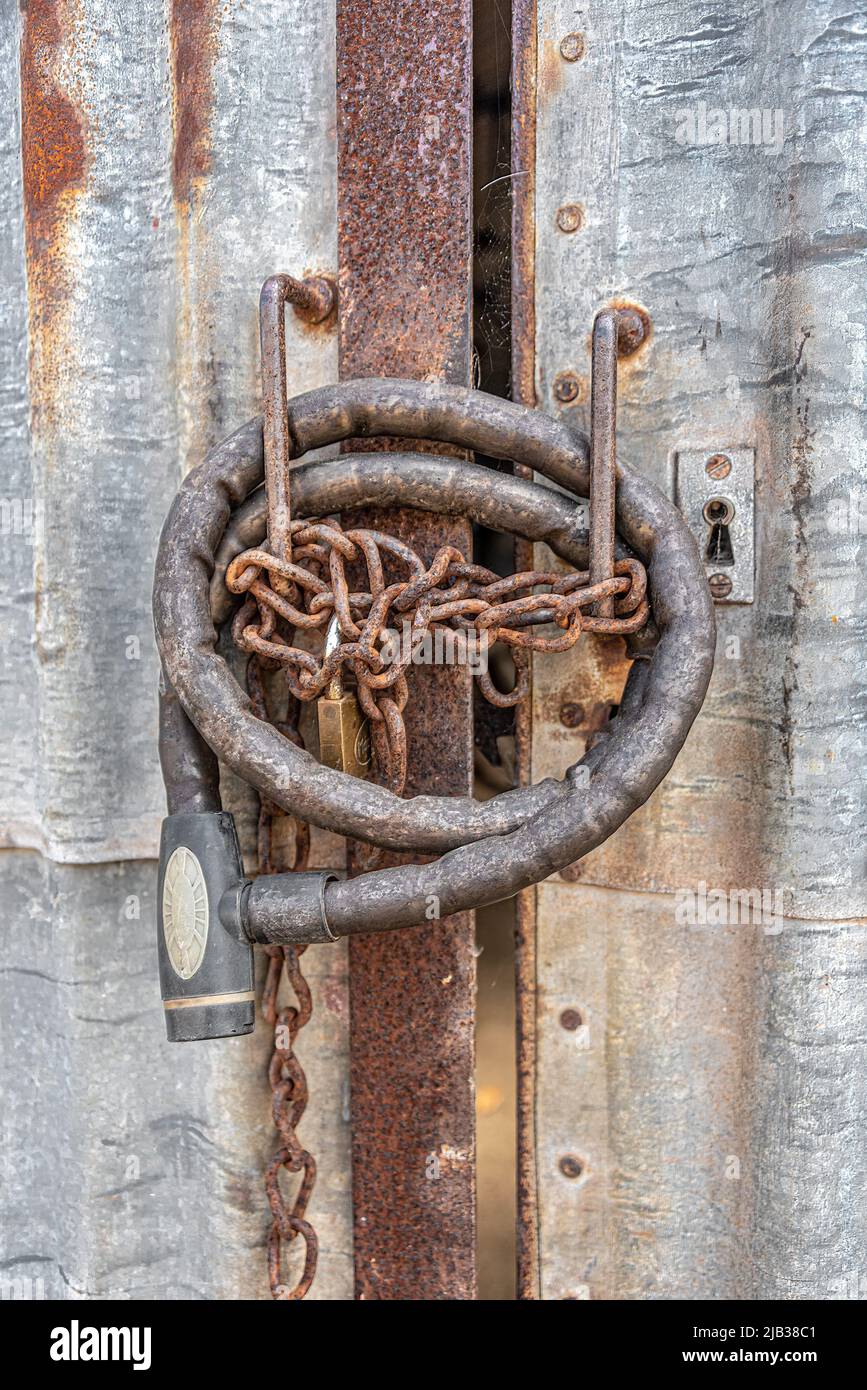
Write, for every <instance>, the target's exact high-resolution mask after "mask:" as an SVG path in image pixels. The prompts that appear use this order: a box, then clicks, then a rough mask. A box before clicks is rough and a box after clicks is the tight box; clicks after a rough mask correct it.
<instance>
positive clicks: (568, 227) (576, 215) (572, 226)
mask: <svg viewBox="0 0 867 1390" xmlns="http://www.w3.org/2000/svg"><path fill="white" fill-rule="evenodd" d="M583 225H584V209H583V208H582V206H581V204H580V203H564V204H563V206H562V207H561V208H558V209H557V226H558V227H559V228H560V231H561V232H577V231H580V229H581V228H582V227H583Z"/></svg>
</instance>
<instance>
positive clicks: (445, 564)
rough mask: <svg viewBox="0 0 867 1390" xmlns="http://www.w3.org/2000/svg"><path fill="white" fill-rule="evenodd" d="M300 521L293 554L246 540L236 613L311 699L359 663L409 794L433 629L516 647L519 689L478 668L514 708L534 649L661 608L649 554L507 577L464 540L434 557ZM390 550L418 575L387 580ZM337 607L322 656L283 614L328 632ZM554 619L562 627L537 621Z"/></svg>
mask: <svg viewBox="0 0 867 1390" xmlns="http://www.w3.org/2000/svg"><path fill="white" fill-rule="evenodd" d="M290 531H291V536H292V556H293V559H292V560H291V561H286V560H282V559H280V558H278V557H277V556H275V555H272V554H271V552H270V550H269V549H267V548H266V547H264V546H260V547H257V548H254V549H251V550H245V551H244V552H243V553H242V554H240V555H238V556H236V558H235V559H234V560H233V561H232V563H231V564H230V565H229V568H228V570H227V572H226V584H227V586H228V588H229V589H230V591H231V592H232V593H234V594H239V595H243V596H244V602H243V603H242V604H241V606H240V607H239V609H238V611H237V613H236V614H235V618H234V622H233V627H232V632H233V636H234V639H235V641H236V643H237V644H238V645H239V646H240V647H241V648H242V649H243V650H245V651H247V652H250V653H254V654H256V655H258V656H259V657H260V658H262V659H264V660H267V661H268V662H269V663H276V664H277V665H278V666H281V667H283V669H284V670H285V672H286V679H287V682H288V685H289V689H290V691H291V693H292V695H293V696H294V697H295V698H296V699H297V700H300V701H308V700H315V699H317V698H318V696H320V695H321V694H322V692H323V691H324V690H325V689H326V687H327V686H328V685H329V684H330V683H331V681H333V680H334V678H335V676H337V675H342V673H343V668H344V667H348V668H349V669H350V670H351V671H352V672H353V674H354V676H355V681H356V687H357V693H358V700H359V703H360V705H361V707H362V709H363V710H364V712H365V714H366V715H367V716H368V718H369V720H370V729H371V740H372V744H373V751H374V757H375V760H376V768H377V774H378V777H379V780H380V781H381V782H382V783H383V784H384V785H385V786H388V787H389V788H390V789H391V790H392V791H394V792H396V793H397V794H398V795H400V793H401V792H402V791H403V787H404V783H405V780H406V733H405V729H404V722H403V713H402V712H403V709H404V707H405V705H406V702H407V698H408V689H407V682H406V671H407V668H408V667H409V665H410V664H411V662H412V661H413V660H414V658H415V654H416V652H417V651H418V649H419V646H420V644H423V643H424V641H425V640H426V639H427V638H428V637H430V636H431V635H432V634H433V633H434V632H436V631H437V630H441V631H444V630H448V629H450V630H451V635H452V639H454V636H455V634H456V633H457V634H462V635H463V637H464V640H467V639H472V640H473V641H475V642H478V643H479V644H480V645H483V646H484V648H485V649H487V647H488V646H489V645H490V644H492V643H493V642H497V641H499V642H503V643H505V644H507V645H508V646H509V647H510V648H511V650H512V656H513V660H514V665H515V672H516V681H515V686H514V689H513V690H511V691H508V692H503V691H500V690H498V689H497V687H496V686H495V685H494V683H493V681H492V680H491V677H490V675H489V674H488V672H487V670H483V671H481V672H480V673H479V674H478V675H477V676H476V681H477V683H478V686H479V689H480V690H481V693H482V695H483V696H484V697H485V699H486V700H488V701H489V702H490V703H491V704H494V705H497V706H499V707H500V708H509V707H510V706H512V705H516V704H518V702H519V701H520V700H522V699H523V698H524V697H525V695H526V694H527V690H528V686H529V672H528V660H527V655H526V654H527V651H528V650H532V651H538V652H562V651H566V650H568V648H570V647H572V646H574V644H575V643H576V642H577V641H578V639H579V637H580V636H581V633H582V632H600V633H605V634H609V635H616V634H626V633H631V632H637V631H638V629H639V628H641V627H643V626H644V624H645V623H646V621H647V618H648V615H649V611H650V610H649V605H648V602H647V597H646V592H647V576H646V573H645V570H644V566H643V565H642V564H641V563H640V562H639V561H638V560H620V561H618V562H617V563H616V564H615V565H614V573H613V575H612V576H611V577H610V578H608V579H604V580H602V581H601V582H599V583H596V584H591V583H590V575H589V573H587V572H586V571H573V572H572V573H570V574H565V575H564V574H560V573H556V572H549V571H545V570H528V571H525V572H523V573H520V574H512V575H509V576H508V577H506V578H502V577H501V576H499V575H497V574H494V573H493V572H492V571H491V570H488V569H485V568H484V567H483V566H481V565H473V564H468V563H467V562H466V561H465V560H464V557H463V555H462V554H461V553H460V551H459V550H456V549H455V548H454V547H453V546H443V547H442V548H441V549H440V550H438V551H437V553H436V555H435V556H434V558H433V560H432V561H431V563H430V565H429V566H427V567H426V566H425V564H424V562H423V561H422V560H421V558H420V557H419V556H418V555H417V554H416V552H415V551H414V550H413V549H412V548H411V546H409V545H407V544H406V543H405V542H403V541H399V540H396V539H395V538H394V537H393V536H388V535H386V534H385V533H383V532H381V531H369V530H351V531H343V530H342V528H341V527H340V525H339V524H338V523H337V522H336V521H334V520H328V521H309V522H305V521H293V522H292V523H291V526H290ZM384 560H386V561H388V560H391V561H392V562H394V561H397V562H398V563H400V564H402V565H403V566H405V567H406V569H407V570H408V572H409V577H408V578H407V579H405V580H402V581H399V582H397V583H392V584H386V581H385V577H384V563H383V561H384ZM347 563H349V564H353V563H355V564H358V565H360V564H362V563H363V565H364V566H365V567H366V573H367V587H366V588H364V589H360V590H355V591H353V590H350V587H349V581H348V579H347V575H346V565H347ZM266 574H267V576H268V578H267V579H266V578H265V577H264V576H265V575H266ZM326 575H327V579H326ZM278 590H279V592H278ZM540 590H541V591H542V592H539V591H540ZM606 599H611V600H612V601H613V605H614V613H613V615H612V616H600V615H598V613H593V612H590V613H586V612H584V611H583V610H584V609H588V608H592V607H593V606H594V605H596V606H599V605H600V603H601V601H602V600H606ZM332 617H336V619H337V623H338V627H339V631H340V638H341V640H340V642H339V643H338V644H337V645H336V646H335V647H334V649H333V650H332V651H330V653H329V654H328V655H327V656H323V657H321V658H320V657H317V656H314V655H313V654H312V653H311V652H309V651H306V650H304V649H302V648H301V647H296V646H294V645H293V642H292V641H290V640H287V639H286V638H285V637H284V636H283V635H282V634H281V632H280V631H279V628H278V624H279V622H280V621H281V620H282V621H283V622H284V623H286V624H288V625H289V627H290V628H291V629H293V630H296V629H302V630H304V631H317V630H318V631H322V630H323V629H324V628H325V627H326V626H327V625H328V624H329V623H330V621H331V619H332ZM394 620H399V621H401V622H402V623H403V624H405V625H406V627H405V632H406V633H407V634H408V639H409V640H407V641H404V642H403V644H402V646H400V647H399V648H398V652H397V654H396V655H395V656H394V658H393V659H391V660H390V661H387V660H385V659H384V657H383V655H382V653H381V651H380V644H381V642H382V640H383V638H384V636H385V634H386V629H388V625H389V622H390V621H394ZM545 624H554V625H556V626H557V627H559V628H561V632H560V633H559V634H554V635H546V634H545V633H542V632H535V631H532V630H531V629H533V628H537V627H539V626H541V625H545Z"/></svg>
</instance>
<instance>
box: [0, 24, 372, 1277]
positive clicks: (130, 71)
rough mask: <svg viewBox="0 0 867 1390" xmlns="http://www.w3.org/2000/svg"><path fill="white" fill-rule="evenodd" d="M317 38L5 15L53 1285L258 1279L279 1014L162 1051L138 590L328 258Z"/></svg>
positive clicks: (333, 1202)
mask: <svg viewBox="0 0 867 1390" xmlns="http://www.w3.org/2000/svg"><path fill="white" fill-rule="evenodd" d="M333 45H334V10H333V5H329V6H325V7H319V8H318V9H317V11H316V12H315V13H314V12H313V11H312V10H311V9H310V7H309V6H308V5H307V4H305V3H304V0H280V3H278V2H277V0H248V3H245V4H243V5H240V4H234V3H232V4H229V5H227V6H223V5H218V4H217V3H216V0H166V3H165V5H164V6H160V5H157V6H136V5H133V6H129V5H127V6H121V7H120V8H118V7H117V6H115V5H110V4H108V2H107V0H83V2H82V3H78V0H76V2H75V3H73V0H30V3H29V4H28V5H27V6H26V7H23V6H22V7H21V10H20V11H19V9H18V7H14V6H7V7H4V9H3V12H2V15H0V46H2V56H3V58H4V59H5V60H6V61H4V63H3V76H2V79H0V80H2V81H3V83H4V84H5V86H6V87H7V88H8V90H7V92H6V95H7V100H6V101H5V102H4V104H3V110H4V116H3V125H2V136H0V151H2V158H3V167H4V179H3V181H2V183H3V187H2V192H0V200H2V201H0V225H2V229H3V239H4V256H3V258H2V267H0V296H2V302H3V307H4V310H5V311H6V312H5V313H4V328H5V330H6V331H5V334H4V349H3V357H2V372H0V449H2V457H3V467H4V482H3V484H2V487H0V496H3V497H8V499H9V500H10V501H12V500H15V499H17V498H18V497H19V496H20V497H21V499H22V502H23V503H25V504H26V503H27V501H28V500H29V499H32V500H33V503H34V512H35V516H36V517H37V519H39V521H40V523H41V524H40V525H39V526H38V527H37V528H36V530H35V534H33V535H32V536H31V535H30V534H29V533H28V531H27V528H26V525H25V526H23V527H22V526H18V528H17V529H16V528H15V526H14V525H13V524H12V520H13V518H14V515H17V514H16V513H14V512H13V509H11V508H5V509H4V513H3V515H4V534H3V537H2V545H0V565H2V566H3V575H2V583H3V594H4V617H6V619H7V621H6V622H4V638H3V640H4V656H5V657H6V658H7V659H6V661H5V662H4V679H3V686H2V698H3V712H4V718H5V722H6V726H7V728H10V729H14V730H15V731H16V736H15V738H14V739H7V741H6V745H5V750H4V753H3V754H2V755H0V756H2V759H3V761H2V764H0V797H2V813H0V823H2V843H3V844H4V845H6V846H27V847H33V848H35V849H38V850H40V851H42V853H43V854H44V855H45V856H46V858H42V857H40V855H39V854H35V853H28V852H25V851H24V850H22V851H21V852H19V853H10V854H7V855H5V856H4V865H3V875H2V892H3V894H4V914H3V930H4V937H5V941H4V948H3V957H2V960H3V965H4V969H5V972H6V979H7V984H8V987H9V989H10V991H11V994H10V1001H9V1010H8V1012H7V1013H4V1020H6V1022H5V1030H6V1031H5V1032H4V1059H5V1060H6V1061H7V1065H8V1075H7V1078H6V1085H5V1090H4V1095H5V1111H4V1140H5V1144H4V1164H5V1165H6V1175H7V1178H8V1181H7V1182H6V1183H5V1184H4V1199H5V1202H6V1203H7V1209H8V1211H9V1213H10V1215H9V1217H8V1219H6V1220H4V1223H3V1224H4V1246H5V1247H6V1248H5V1250H4V1254H3V1259H4V1260H6V1261H8V1262H9V1263H8V1264H7V1265H6V1268H5V1271H4V1272H5V1273H6V1274H7V1276H8V1277H12V1276H13V1275H14V1274H15V1273H16V1271H25V1272H26V1273H28V1274H30V1275H32V1276H33V1277H34V1278H38V1277H41V1278H43V1280H44V1285H45V1291H46V1292H53V1293H55V1294H56V1295H57V1296H66V1295H68V1294H69V1293H70V1292H72V1293H73V1294H74V1293H77V1292H78V1291H90V1292H92V1293H93V1294H95V1295H96V1296H98V1297H104V1296H110V1295H116V1296H120V1297H125V1296H131V1295H134V1294H144V1295H145V1296H153V1297H187V1296H189V1297H206V1298H214V1297H230V1296H245V1297H250V1296H267V1279H266V1275H265V1252H264V1238H265V1232H266V1227H267V1220H268V1215H267V1205H266V1202H265V1197H264V1191H263V1188H262V1185H261V1171H262V1167H263V1165H264V1162H265V1160H266V1158H268V1157H270V1153H271V1151H272V1149H273V1146H274V1142H275V1140H274V1135H273V1133H272V1131H271V1129H270V1120H269V1110H268V1088H267V1080H266V1076H265V1069H264V1068H265V1061H266V1057H267V1055H268V1053H269V1051H270V1040H269V1038H268V1030H267V1029H266V1028H264V1027H262V1026H261V1025H260V1028H259V1030H258V1032H257V1035H256V1038H255V1040H250V1039H244V1040H238V1042H237V1043H235V1042H230V1043H227V1044H225V1045H224V1044H223V1043H220V1044H218V1045H216V1046H212V1047H205V1046H203V1047H202V1048H192V1049H187V1048H172V1047H170V1046H169V1045H168V1044H167V1043H165V1041H164V1040H163V1027H162V1021H161V1018H160V1011H159V1001H158V990H157V985H156V976H155V959H154V953H153V944H152V932H153V918H154V913H153V903H152V893H153V884H154V881H155V866H154V864H153V862H152V861H153V856H154V855H155V853H156V848H157V844H158V832H159V822H160V820H161V818H162V815H163V812H164V798H163V791H162V785H161V780H160V776H159V768H158V763H157V757H156V681H157V666H156V657H155V651H154V647H153V641H152V636H151V618H150V587H151V575H152V566H153V556H154V551H155V547H156V540H157V536H158V533H159V528H160V526H161V524H162V519H163V517H164V515H165V512H166V510H167V507H168V504H169V502H170V500H171V497H172V495H173V493H174V491H175V490H176V487H177V485H178V482H179V481H180V479H181V477H182V476H183V473H184V472H185V471H186V469H187V468H189V467H190V466H192V465H193V464H194V463H195V462H197V460H198V459H199V458H200V457H201V454H202V452H203V451H204V449H206V448H207V446H208V445H209V444H210V443H212V442H213V441H214V440H215V439H217V438H219V437H220V436H221V435H222V434H224V433H226V432H228V431H229V430H231V429H233V428H234V427H235V426H236V425H238V424H240V423H242V422H243V421H244V420H245V419H247V418H249V416H250V415H251V414H253V413H254V411H255V410H256V409H257V403H258V347H257V326H256V310H257V298H258V289H259V284H260V282H261V280H262V279H263V278H264V277H265V276H266V275H267V274H269V273H271V272H273V271H274V270H277V269H286V270H289V271H292V272H296V273H302V272H303V271H304V270H306V269H310V268H323V269H327V268H332V269H333V268H334V262H335V258H336V227H335V130H334V70H333ZM19 53H20V92H21V103H20V106H21V118H20V122H19V114H18V112H19V103H18V92H19V80H18V66H19V64H18V57H17V55H18V54H19ZM289 338H290V343H291V347H290V354H291V357H290V389H291V390H293V391H294V390H302V389H305V388H306V387H309V386H311V385H314V384H318V383H319V382H321V381H325V380H329V379H333V377H334V376H335V375H336V340H335V336H334V334H333V333H332V334H331V335H330V336H328V335H327V334H325V333H323V332H317V331H315V330H305V329H302V328H301V327H300V326H299V325H296V323H295V322H294V320H292V319H290V323H289ZM28 364H29V365H28ZM31 469H32V475H33V481H32V482H31V481H30V474H31ZM7 512H8V513H9V515H10V534H9V535H7V534H6V533H5V518H6V514H7ZM21 515H22V516H23V518H24V521H25V522H26V518H27V515H28V513H27V511H26V506H25V510H24V511H23V513H21ZM43 517H44V522H43ZM31 542H32V543H31ZM34 634H35V636H34ZM229 796H230V800H232V802H233V803H234V802H235V801H237V800H239V792H238V789H237V788H229ZM243 799H244V798H243V796H241V797H240V801H241V802H243ZM242 819H245V823H246V822H248V821H249V814H247V815H246V817H245V818H242ZM331 852H332V851H331V848H330V847H329V845H328V844H327V843H325V842H323V847H322V853H324V854H326V855H327V854H329V853H331ZM136 859H140V860H142V861H143V862H141V863H138V864H136V863H134V862H126V863H125V862H123V861H125V860H127V861H129V860H136ZM51 860H53V861H60V863H59V864H57V863H52V862H49V861H51ZM132 899H136V900H137V903H138V907H137V908H136V911H137V912H138V913H139V915H137V916H134V917H131V918H127V917H126V916H125V915H124V914H125V912H126V908H127V906H128V904H129V901H131V900H132ZM307 973H308V974H309V975H310V976H311V979H312V983H313V992H314V1000H315V1005H316V1010H315V1012H314V1018H313V1021H312V1022H311V1024H310V1025H308V1028H307V1031H306V1033H305V1040H304V1048H303V1052H304V1056H303V1061H304V1064H305V1067H306V1070H307V1074H308V1079H309V1082H310V1088H311V1092H312V1093H313V1094H314V1095H315V1097H316V1102H315V1104H314V1105H313V1106H312V1107H311V1109H310V1111H309V1113H308V1115H307V1117H306V1118H305V1121H304V1124H303V1128H302V1137H303V1138H304V1140H305V1141H306V1142H307V1143H308V1144H309V1146H310V1148H311V1149H312V1150H313V1152H314V1153H317V1154H318V1155H319V1157H320V1167H319V1180H318V1184H317V1189H316V1194H315V1196H314V1199H313V1201H312V1203H311V1207H310V1215H311V1218H312V1219H313V1221H314V1223H315V1224H316V1225H317V1227H318V1229H319V1232H320V1240H321V1251H320V1263H319V1274H318V1278H317V1283H316V1285H315V1286H314V1290H313V1292H312V1294H311V1297H322V1298H340V1297H344V1296H348V1295H349V1293H350V1292H351V1225H350V1220H349V1137H348V1114H347V1095H346V1093H347V1080H346V1078H347V1075H348V1058H347V1050H348V1019H347V1015H348V1002H347V1001H348V982H347V979H346V953H345V950H344V948H343V947H342V946H338V947H337V948H336V949H335V950H334V951H333V952H324V953H313V952H311V953H309V956H308V969H307ZM136 1165H138V1167H137V1166H136ZM136 1174H137V1175H136Z"/></svg>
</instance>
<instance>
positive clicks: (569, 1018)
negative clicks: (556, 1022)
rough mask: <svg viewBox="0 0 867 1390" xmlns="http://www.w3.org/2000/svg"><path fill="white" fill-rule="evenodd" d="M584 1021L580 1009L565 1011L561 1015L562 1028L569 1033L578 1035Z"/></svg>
mask: <svg viewBox="0 0 867 1390" xmlns="http://www.w3.org/2000/svg"><path fill="white" fill-rule="evenodd" d="M583 1021H584V1020H583V1019H582V1017H581V1014H580V1012H579V1010H578V1009H564V1010H563V1012H562V1013H561V1015H560V1027H561V1028H565V1029H566V1032H567V1033H577V1031H578V1029H579V1028H580V1027H581V1024H582V1023H583Z"/></svg>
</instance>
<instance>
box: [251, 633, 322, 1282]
mask: <svg viewBox="0 0 867 1390" xmlns="http://www.w3.org/2000/svg"><path fill="white" fill-rule="evenodd" d="M247 691H248V694H249V696H250V699H251V702H252V704H253V708H254V710H255V711H256V714H257V717H258V718H259V719H269V711H268V700H267V695H266V690H265V673H264V669H263V663H262V662H261V661H260V659H259V658H258V657H257V656H255V655H253V656H251V657H250V659H249V661H248V663H247ZM297 719H298V702H297V700H296V699H295V697H294V696H293V695H292V694H291V693H290V695H289V707H288V710H287V717H286V719H285V720H282V721H277V720H274V721H271V722H273V723H274V724H275V727H276V728H278V729H279V730H280V732H281V733H282V734H284V736H285V737H286V738H288V739H290V740H291V741H292V742H293V743H295V744H297V745H298V746H299V747H301V748H303V747H304V740H303V738H302V736H301V733H300V731H299V729H298V723H297ZM278 818H279V819H280V820H283V821H286V820H292V821H294V831H295V835H294V838H295V854H294V863H293V864H292V866H291V867H292V868H293V869H296V870H299V871H300V870H302V869H304V868H306V866H307V860H308V857H309V854H310V827H309V825H307V824H306V823H305V822H304V821H301V820H298V819H297V818H296V817H293V816H287V815H286V813H285V812H284V811H282V810H281V809H280V807H279V806H275V805H274V803H273V802H272V801H269V800H267V798H265V797H260V799H259V824H258V837H257V839H258V855H259V872H260V873H262V874H272V873H277V872H279V871H280V870H281V869H283V868H288V867H289V866H288V865H285V864H283V863H281V862H280V861H281V859H282V858H283V857H284V852H283V850H282V847H281V848H280V849H276V848H275V844H274V826H275V822H276V821H277V820H278ZM306 949H307V948H306V946H266V947H265V951H266V954H267V956H268V973H267V976H266V978H265V986H264V990H263V993H262V1016H263V1018H264V1019H265V1021H266V1022H267V1023H269V1024H270V1025H271V1027H272V1028H273V1030H274V1051H273V1053H272V1055H271V1062H270V1065H269V1068H268V1078H269V1081H270V1083H271V1112H272V1116H273V1120H274V1128H275V1129H276V1130H277V1133H278V1135H279V1136H280V1140H281V1144H280V1147H279V1148H278V1150H277V1152H276V1153H275V1154H274V1156H273V1158H272V1159H271V1161H270V1163H269V1164H268V1167H267V1169H266V1171H265V1191H266V1193H267V1196H268V1204H269V1206H270V1208H271V1217H272V1222H271V1229H270V1231H269V1233H268V1281H269V1283H270V1286H271V1295H272V1297H273V1298H275V1299H277V1300H279V1301H281V1302H289V1301H293V1300H298V1299H302V1298H304V1296H305V1294H306V1293H307V1291H308V1289H309V1288H310V1285H311V1284H312V1283H313V1279H314V1276H315V1274H316V1262H317V1258H318V1253H319V1241H318V1238H317V1236H316V1232H315V1230H314V1229H313V1227H312V1226H311V1224H310V1222H309V1221H307V1220H306V1219H305V1213H306V1210H307V1204H308V1202H309V1201H310V1195H311V1193H312V1191H313V1186H314V1184H315V1182H316V1160H315V1159H314V1158H313V1155H312V1154H311V1153H310V1152H309V1150H307V1149H305V1148H304V1146H303V1144H302V1143H301V1142H300V1140H299V1138H298V1133H297V1130H298V1125H299V1124H300V1122H301V1118H302V1116H303V1114H304V1111H305V1110H306V1108H307V1101H308V1098H309V1096H308V1090H307V1077H306V1075H305V1073H304V1068H303V1067H302V1065H301V1062H300V1061H299V1059H298V1057H297V1056H296V1054H295V1041H296V1039H297V1037H298V1034H299V1033H300V1031H301V1029H302V1028H303V1027H304V1025H305V1024H306V1023H307V1022H308V1021H309V1019H310V1015H311V1013H312V1007H313V1002H312V998H311V994H310V986H309V984H308V983H307V980H306V979H305V977H304V973H303V971H302V969H301V961H300V957H301V956H302V955H303V953H304V951H305V950H306ZM284 971H285V976H286V979H287V981H288V983H289V985H290V986H291V988H292V991H293V993H294V995H295V1000H296V1002H295V1004H289V1005H285V1006H283V1007H280V1005H279V1002H278V995H279V991H280V985H281V983H282V980H283V975H284ZM281 1173H287V1174H296V1173H301V1174H302V1178H301V1183H300V1185H299V1187H298V1191H297V1192H296V1194H295V1197H294V1199H293V1200H292V1202H291V1203H287V1201H286V1198H285V1197H284V1195H283V1191H282V1188H281V1186H280V1177H281ZM299 1236H300V1237H301V1239H302V1240H303V1241H304V1246H305V1259H304V1267H303V1270H302V1272H301V1275H300V1277H299V1279H298V1281H297V1283H296V1284H295V1285H294V1287H290V1286H289V1285H287V1284H285V1283H284V1282H283V1277H282V1274H283V1258H284V1252H285V1249H286V1247H287V1246H289V1245H291V1243H292V1242H293V1241H294V1240H296V1239H297V1238H298V1237H299Z"/></svg>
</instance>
